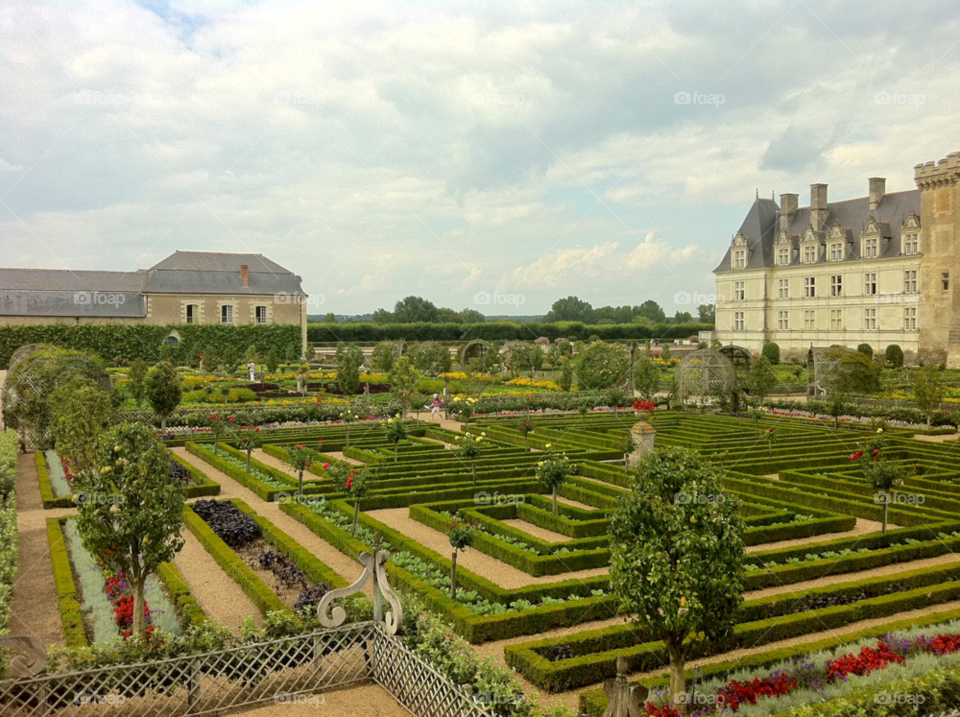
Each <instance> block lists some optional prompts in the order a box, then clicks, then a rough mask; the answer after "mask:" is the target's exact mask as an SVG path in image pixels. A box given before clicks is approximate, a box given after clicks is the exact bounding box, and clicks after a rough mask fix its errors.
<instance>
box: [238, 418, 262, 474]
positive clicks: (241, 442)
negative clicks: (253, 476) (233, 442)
mask: <svg viewBox="0 0 960 717" xmlns="http://www.w3.org/2000/svg"><path fill="white" fill-rule="evenodd" d="M237 445H238V446H239V447H240V450H241V451H244V452H246V454H247V473H249V472H250V461H251V459H252V458H253V452H254V451H255V450H256V449H257V448H259V447H260V446H261V445H263V436H262V435H261V434H260V427H259V426H244V427H243V429H242V430H241V431H240V434H239V436H238V438H237Z"/></svg>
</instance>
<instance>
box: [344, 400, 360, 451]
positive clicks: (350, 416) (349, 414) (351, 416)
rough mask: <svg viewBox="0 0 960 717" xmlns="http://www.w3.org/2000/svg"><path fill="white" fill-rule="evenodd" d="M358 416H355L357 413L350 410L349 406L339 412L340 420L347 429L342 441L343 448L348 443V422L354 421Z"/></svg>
mask: <svg viewBox="0 0 960 717" xmlns="http://www.w3.org/2000/svg"><path fill="white" fill-rule="evenodd" d="M358 418H359V416H357V414H356V413H354V412H353V411H351V410H350V409H349V408H348V409H347V410H346V411H344V412H343V413H341V414H340V420H341V421H342V422H343V425H344V426H345V427H346V429H347V436H346V440H345V441H344V443H343V447H344V448H346V447H347V446H349V445H350V424H351V423H353V422H354V421H356V420H357V419H358Z"/></svg>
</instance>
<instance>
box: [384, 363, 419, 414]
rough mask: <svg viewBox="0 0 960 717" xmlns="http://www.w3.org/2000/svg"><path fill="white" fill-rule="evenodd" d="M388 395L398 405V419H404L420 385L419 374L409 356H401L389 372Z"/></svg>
mask: <svg viewBox="0 0 960 717" xmlns="http://www.w3.org/2000/svg"><path fill="white" fill-rule="evenodd" d="M389 379H390V393H392V394H393V397H394V399H396V400H397V401H398V402H399V403H400V417H401V418H405V417H406V415H407V412H408V411H409V410H410V403H411V401H413V395H414V394H415V393H416V391H417V387H418V386H419V385H420V372H419V371H417V367H416V366H414V365H413V362H412V361H411V360H410V357H409V356H401V357H400V358H399V359H397V362H396V363H395V364H394V365H393V370H391V371H390V375H389Z"/></svg>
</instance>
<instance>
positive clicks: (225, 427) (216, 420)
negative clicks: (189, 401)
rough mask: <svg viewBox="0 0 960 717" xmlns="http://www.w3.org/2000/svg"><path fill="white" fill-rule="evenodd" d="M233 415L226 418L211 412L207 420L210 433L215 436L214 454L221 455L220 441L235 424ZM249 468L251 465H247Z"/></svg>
mask: <svg viewBox="0 0 960 717" xmlns="http://www.w3.org/2000/svg"><path fill="white" fill-rule="evenodd" d="M233 422H234V419H233V416H229V417H228V418H227V419H226V420H224V418H223V416H221V415H219V414H216V413H211V414H210V418H209V420H208V421H207V424H208V425H209V426H210V435H211V436H213V454H214V455H216V456H219V455H220V441H222V440H223V438H224V436H226V435H227V434H228V433H229V432H230V429H231V428H232V426H233ZM247 470H250V466H249V465H248V466H247Z"/></svg>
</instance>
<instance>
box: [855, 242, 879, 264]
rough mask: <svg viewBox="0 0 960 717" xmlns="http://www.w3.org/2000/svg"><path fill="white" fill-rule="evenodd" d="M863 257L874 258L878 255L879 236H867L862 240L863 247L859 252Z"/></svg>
mask: <svg viewBox="0 0 960 717" xmlns="http://www.w3.org/2000/svg"><path fill="white" fill-rule="evenodd" d="M860 255H861V258H863V259H876V258H877V257H878V256H880V237H868V238H866V239H864V240H863V249H862V251H861V252H860Z"/></svg>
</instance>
